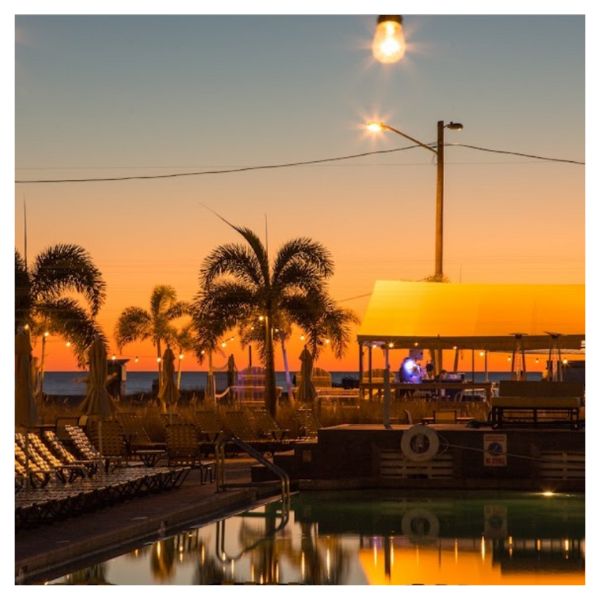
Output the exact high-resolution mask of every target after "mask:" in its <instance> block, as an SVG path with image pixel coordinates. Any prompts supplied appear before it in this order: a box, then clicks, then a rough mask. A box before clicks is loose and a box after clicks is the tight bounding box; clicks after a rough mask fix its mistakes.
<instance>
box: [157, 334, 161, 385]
mask: <svg viewBox="0 0 600 600" xmlns="http://www.w3.org/2000/svg"><path fill="white" fill-rule="evenodd" d="M158 359H161V360H162V351H161V347H160V338H158V339H157V340H156V366H157V369H158V389H159V391H160V374H161V368H160V367H161V364H160V363H161V361H160V360H158Z"/></svg>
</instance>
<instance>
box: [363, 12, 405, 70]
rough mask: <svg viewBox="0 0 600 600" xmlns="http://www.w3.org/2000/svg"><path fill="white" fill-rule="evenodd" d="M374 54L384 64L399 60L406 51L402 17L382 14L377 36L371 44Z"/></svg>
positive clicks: (376, 29) (378, 22)
mask: <svg viewBox="0 0 600 600" xmlns="http://www.w3.org/2000/svg"><path fill="white" fill-rule="evenodd" d="M371 49H372V50H373V56H374V57H375V58H376V59H377V60H378V61H379V62H380V63H384V64H389V63H395V62H398V61H399V60H400V59H401V58H402V57H403V56H404V53H405V52H406V41H405V39H404V29H403V27H402V17H400V16H398V15H381V16H380V17H379V18H378V19H377V27H376V28H375V36H374V37H373V44H372V46H371Z"/></svg>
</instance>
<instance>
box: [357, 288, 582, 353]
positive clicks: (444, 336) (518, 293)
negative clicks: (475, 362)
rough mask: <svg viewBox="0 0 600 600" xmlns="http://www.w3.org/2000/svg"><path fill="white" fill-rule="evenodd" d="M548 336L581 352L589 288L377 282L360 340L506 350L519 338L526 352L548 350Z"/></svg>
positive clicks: (559, 343) (560, 344)
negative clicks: (556, 338)
mask: <svg viewBox="0 0 600 600" xmlns="http://www.w3.org/2000/svg"><path fill="white" fill-rule="evenodd" d="M548 332H555V333H559V334H560V337H559V338H558V345H559V346H560V347H562V348H579V347H580V346H581V341H582V340H583V339H585V286H584V285H578V284H575V285H558V284H557V285H546V284H543V285H540V284H475V283H432V282H404V281H377V282H376V283H375V287H374V289H373V293H372V295H371V299H370V300H369V305H368V307H367V312H366V314H365V318H364V319H363V322H362V325H361V328H360V331H359V335H358V340H359V341H372V342H376V341H381V342H392V341H393V342H395V343H398V345H401V344H402V343H406V344H412V343H415V342H422V343H423V344H426V343H435V344H436V345H439V346H440V347H452V345H458V346H459V347H476V348H487V349H489V350H495V349H496V350H505V349H510V348H512V347H513V344H514V334H516V333H519V334H523V336H524V337H523V343H524V347H525V348H526V349H543V348H548V347H549V346H550V345H551V342H550V339H551V338H550V336H549V335H548ZM405 347H406V346H405Z"/></svg>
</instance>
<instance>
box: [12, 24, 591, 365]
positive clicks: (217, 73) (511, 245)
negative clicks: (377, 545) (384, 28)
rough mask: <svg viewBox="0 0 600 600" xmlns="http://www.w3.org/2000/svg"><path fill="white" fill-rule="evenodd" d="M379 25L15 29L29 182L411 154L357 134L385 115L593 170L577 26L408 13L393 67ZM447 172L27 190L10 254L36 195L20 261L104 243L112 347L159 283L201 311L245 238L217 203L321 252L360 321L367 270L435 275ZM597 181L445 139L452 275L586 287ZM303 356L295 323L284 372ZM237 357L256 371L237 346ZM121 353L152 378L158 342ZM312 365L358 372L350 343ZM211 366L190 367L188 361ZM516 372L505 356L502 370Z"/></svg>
mask: <svg viewBox="0 0 600 600" xmlns="http://www.w3.org/2000/svg"><path fill="white" fill-rule="evenodd" d="M374 22H375V17H374V16H372V15H366V16H365V15H358V16H327V17H325V16H321V17H319V16H287V17H275V16H265V17H262V16H247V17H242V16H229V17H227V16H222V17H209V16H192V17H176V16H165V17H158V16H157V17H144V16H129V17H118V16H90V17H69V16H52V17H51V16H22V17H17V19H16V26H17V47H16V167H17V170H16V177H17V179H19V180H25V179H27V180H30V179H56V178H85V177H112V176H123V175H148V174H160V173H170V172H186V171H195V170H208V169H227V168H235V167H241V166H248V165H261V164H273V163H285V162H292V161H302V160H311V159H319V158H325V157H333V156H342V155H348V154H355V153H361V152H368V151H372V150H379V149H390V148H397V147H402V146H406V145H407V144H408V143H407V142H405V141H404V140H402V139H401V138H399V137H397V136H394V135H393V134H384V135H383V136H379V137H373V136H372V135H367V133H366V132H365V131H364V129H363V128H361V124H362V123H364V122H365V120H367V119H369V118H373V117H377V118H380V119H384V120H385V121H386V122H389V123H390V124H391V125H393V126H395V127H397V128H400V129H402V130H404V131H406V132H407V133H409V134H410V135H412V136H414V137H417V138H419V139H421V140H423V141H424V142H432V141H434V139H435V126H436V121H437V120H438V119H444V120H446V121H450V120H456V121H460V122H462V123H463V124H464V130H463V131H462V132H454V131H447V132H446V142H447V143H452V142H460V143H464V144H473V145H479V146H485V147H489V148H497V149H503V150H511V151H515V152H524V153H529V154H536V155H543V156H550V157H558V158H567V159H573V160H578V161H583V160H585V157H584V18H583V17H573V16H562V17H561V16H553V17H549V16H435V15H425V16H418V15H412V16H408V17H407V18H406V34H407V40H408V50H407V55H406V58H405V60H404V61H403V62H402V63H400V64H396V65H381V64H378V63H375V62H374V61H373V59H372V58H371V55H370V50H369V43H370V41H371V36H372V32H373V28H374ZM557 39H560V40H561V43H560V44H559V45H557V44H556V40H557ZM435 169H436V167H435V164H434V163H433V161H432V160H431V156H430V154H429V153H428V152H426V151H425V150H423V149H415V150H410V151H405V152H398V153H392V154H387V155H373V156H367V157H363V158H357V159H352V160H347V161H341V162H335V163H325V164H322V165H313V166H303V167H294V168H286V169H275V170H261V171H256V172H246V173H234V174H223V175H206V176H200V177H183V178H179V179H168V180H150V181H125V182H94V183H70V184H66V183H63V184H31V183H30V184H18V185H17V186H16V196H15V215H16V220H15V242H16V246H17V248H18V249H19V250H20V251H23V204H24V202H26V204H27V220H28V258H29V261H32V260H33V258H34V257H35V255H36V254H37V253H38V252H39V251H40V250H42V249H43V248H45V247H46V246H48V245H50V244H54V243H58V242H69V243H77V244H81V245H82V246H83V247H85V248H86V249H87V250H88V251H89V252H90V253H91V255H92V257H93V259H94V261H95V263H96V265H97V266H98V267H99V268H100V269H101V271H102V273H103V275H104V277H105V280H106V283H107V301H106V303H105V305H104V307H103V308H102V310H101V312H100V314H99V322H100V324H101V325H102V327H103V328H104V329H105V331H106V332H107V333H108V334H109V337H110V339H111V344H112V346H111V351H113V352H115V353H117V354H119V353H118V350H117V348H116V347H115V345H114V340H113V339H112V332H113V329H114V325H115V322H116V320H117V318H118V315H119V313H120V312H121V311H122V310H123V309H124V308H125V307H126V306H130V305H136V306H141V307H144V308H147V307H148V303H149V298H150V294H151V291H152V288H153V286H154V285H156V284H170V285H172V286H174V287H175V288H176V290H177V292H178V295H179V297H180V298H181V299H182V300H190V299H191V298H192V296H193V295H194V294H195V293H196V292H197V290H198V272H199V268H200V265H201V263H202V260H203V258H204V257H205V256H206V255H207V253H208V252H209V251H210V250H211V249H212V248H214V247H215V246H216V245H218V244H220V243H224V242H237V241H239V239H238V237H236V235H237V234H235V233H234V232H233V231H232V230H230V229H229V228H228V227H227V226H226V225H225V224H224V223H222V222H221V221H219V220H218V219H217V218H216V217H215V216H214V215H213V214H211V212H209V211H208V210H207V209H206V208H204V205H206V206H208V207H210V208H211V209H213V210H215V211H217V212H219V213H220V214H222V215H223V216H224V217H225V218H227V219H229V220H230V221H232V222H234V223H236V224H239V225H245V226H248V227H250V228H252V229H254V230H255V231H257V232H259V233H260V234H261V236H262V235H264V222H265V215H266V216H267V220H268V242H269V248H270V249H275V248H277V247H278V246H279V245H280V244H281V243H283V242H285V241H287V240H288V239H290V238H293V237H296V236H309V237H311V238H314V239H316V240H319V241H320V242H322V243H323V244H324V245H325V246H326V247H327V248H329V250H330V251H331V252H332V255H333V258H334V260H335V266H336V270H335V276H334V277H333V278H332V280H331V283H330V289H331V293H332V295H333V296H334V297H335V298H336V299H337V300H338V301H339V302H340V303H341V304H342V305H344V306H346V307H348V308H352V309H353V310H355V311H356V313H357V314H358V316H359V317H362V315H363V314H364V311H365V309H366V305H367V302H368V295H369V294H370V292H371V290H372V288H373V285H374V282H375V281H376V280H378V279H402V280H415V281H416V280H419V279H422V278H424V277H425V276H427V275H430V274H431V273H432V272H433V249H434V239H433V234H434V200H435ZM584 174H585V172H584V167H583V166H581V165H574V164H564V163H557V162H542V161H537V160H534V159H531V158H523V157H515V156H506V155H500V154H489V153H482V152H476V151H473V150H468V149H465V148H460V147H456V148H447V149H446V197H445V249H444V263H445V264H444V267H445V268H444V270H445V273H446V274H447V275H448V277H449V278H450V280H452V281H453V282H461V281H462V282H480V283H486V282H498V283H502V282H506V283H509V282H512V283H583V282H584V271H585V264H584V250H585V240H584V217H585V215H584V208H585V201H584ZM301 345H302V343H301V341H300V339H299V332H297V334H296V335H294V339H293V340H292V342H291V343H290V345H289V356H290V360H291V365H290V366H291V368H292V369H296V368H297V367H298V366H299V361H298V359H297V358H298V356H299V354H300V351H301ZM47 349H48V352H47V358H46V364H47V369H48V370H71V369H75V368H76V363H75V360H74V358H73V356H72V354H71V352H70V350H69V349H68V348H66V347H65V343H64V340H61V339H59V338H56V337H51V338H50V340H49V343H48V347H47ZM36 351H37V352H39V344H38V347H37V348H36ZM230 351H232V352H233V353H234V354H235V355H236V362H237V364H238V367H240V368H241V367H243V366H246V363H247V358H246V356H247V354H246V351H243V350H242V349H241V347H240V344H239V341H238V340H234V341H233V342H231V343H230V344H229V346H228V348H227V353H229V352H230ZM35 353H36V352H34V354H35ZM123 355H124V356H127V357H134V356H136V355H137V356H139V357H140V361H139V363H138V364H135V365H134V364H133V361H132V362H131V363H130V365H129V368H130V370H152V369H154V368H155V366H156V362H155V358H154V351H153V348H152V346H151V344H150V343H144V344H135V345H134V344H132V345H131V346H128V347H126V348H125V349H124V353H123ZM398 358H400V357H398ZM225 360H226V358H225V357H217V358H216V360H215V363H216V365H217V366H219V365H220V364H222V363H225ZM276 360H277V363H276V366H277V368H278V369H281V368H282V361H281V356H280V354H279V353H278V354H277V358H276ZM480 360H482V359H480ZM531 360H533V358H532V359H531ZM398 362H399V361H398ZM318 364H319V366H321V367H323V368H326V369H328V370H333V371H342V370H353V371H354V370H357V368H358V358H357V347H356V344H352V346H351V348H350V349H349V351H348V353H347V355H346V356H345V358H344V359H343V360H341V361H338V360H336V359H335V358H334V357H333V356H332V355H331V353H330V352H328V351H327V350H325V351H324V352H323V354H322V356H321V358H320V360H319V362H318ZM531 366H532V367H533V364H532V365H531ZM463 367H464V368H470V356H466V354H465V362H464V364H463ZM203 368H204V367H201V366H199V365H197V364H196V363H195V361H193V360H192V358H191V356H189V357H188V356H186V358H185V361H184V370H196V369H203ZM392 368H394V369H396V368H397V365H396V364H392ZM505 368H506V355H502V356H499V357H497V358H496V359H494V360H492V361H491V362H490V369H492V370H504V369H505ZM477 370H483V364H480V365H478V368H477Z"/></svg>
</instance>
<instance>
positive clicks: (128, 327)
mask: <svg viewBox="0 0 600 600" xmlns="http://www.w3.org/2000/svg"><path fill="white" fill-rule="evenodd" d="M188 312H189V305H188V304H187V302H181V301H178V300H177V292H176V291H175V288H173V287H171V286H170V285H157V286H155V288H154V289H153V290H152V295H151V296H150V311H147V310H145V309H143V308H139V307H137V306H128V307H127V308H125V309H124V310H123V312H122V313H121V315H120V317H119V319H118V320H117V324H116V326H115V340H116V342H117V346H118V347H119V348H122V347H123V346H125V345H127V344H131V343H132V342H138V341H143V340H146V339H148V338H151V339H152V343H153V344H154V346H155V348H156V357H157V359H159V358H161V357H162V343H163V342H164V343H166V344H167V346H170V345H171V344H172V343H173V342H174V340H175V338H176V333H177V330H176V328H175V327H174V325H173V324H172V323H171V321H173V320H174V319H178V318H179V317H182V316H183V315H185V314H188ZM157 365H158V373H159V378H160V361H159V360H157Z"/></svg>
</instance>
